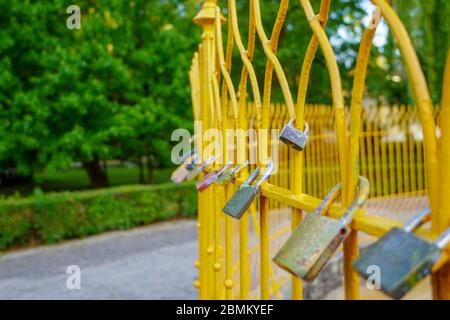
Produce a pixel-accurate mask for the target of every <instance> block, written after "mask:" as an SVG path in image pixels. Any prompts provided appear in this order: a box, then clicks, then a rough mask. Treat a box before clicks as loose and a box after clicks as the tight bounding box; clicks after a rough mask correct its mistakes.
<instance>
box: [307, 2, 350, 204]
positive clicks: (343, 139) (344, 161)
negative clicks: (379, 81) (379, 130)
mask: <svg viewBox="0 0 450 320" xmlns="http://www.w3.org/2000/svg"><path fill="white" fill-rule="evenodd" d="M300 3H301V5H302V7H303V10H304V11H305V14H306V17H307V19H308V23H309V25H310V27H311V29H312V30H313V32H314V34H315V36H316V37H317V39H318V41H319V45H320V47H321V49H322V51H323V54H324V56H325V60H326V64H327V67H328V70H329V74H330V80H331V89H332V97H333V104H334V108H335V117H336V134H337V139H338V146H339V160H340V161H339V163H340V167H341V168H340V172H341V180H342V184H343V186H344V189H343V191H344V204H347V203H348V202H349V199H348V194H347V193H348V191H346V189H347V186H348V173H349V168H348V135H347V125H346V117H345V107H344V97H343V93H342V83H341V76H340V72H339V67H338V65H337V62H336V58H335V55H334V52H333V49H332V47H331V44H330V42H329V40H328V37H327V35H326V34H325V31H324V30H323V28H322V26H321V24H320V22H319V20H318V18H317V16H316V15H315V14H314V11H313V8H312V6H311V3H310V2H309V1H308V0H300Z"/></svg>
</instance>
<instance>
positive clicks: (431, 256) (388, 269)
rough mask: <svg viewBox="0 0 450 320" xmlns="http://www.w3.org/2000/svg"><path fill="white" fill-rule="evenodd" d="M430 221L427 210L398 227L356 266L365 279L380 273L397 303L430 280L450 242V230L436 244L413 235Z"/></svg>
mask: <svg viewBox="0 0 450 320" xmlns="http://www.w3.org/2000/svg"><path fill="white" fill-rule="evenodd" d="M429 219H430V209H425V210H423V211H421V212H420V213H419V215H417V216H416V217H415V218H413V219H412V220H411V221H410V222H408V223H407V224H406V225H405V226H404V227H403V228H396V227H394V228H393V229H391V230H390V231H389V232H388V233H386V234H385V235H384V236H383V237H382V238H380V239H379V240H378V241H377V242H375V243H373V244H371V245H369V246H368V247H367V248H366V249H365V250H364V251H363V253H362V254H361V255H360V257H359V258H358V259H357V260H356V261H355V262H354V263H353V267H354V268H355V270H356V271H357V272H358V273H359V274H360V275H361V276H362V277H363V278H364V279H366V280H367V279H368V278H369V277H370V276H371V275H372V272H371V271H372V270H371V268H370V267H372V266H377V267H378V268H379V270H380V284H381V290H382V291H383V292H384V293H386V294H387V295H388V296H390V297H391V298H394V299H401V298H402V297H403V296H404V295H405V294H406V293H408V292H409V291H410V290H411V289H413V288H414V286H416V285H417V284H418V283H419V282H420V281H421V280H422V279H424V278H426V277H427V276H428V275H429V274H430V273H431V269H432V268H433V266H434V264H435V263H436V262H437V261H438V260H439V258H440V257H441V254H442V250H443V249H444V248H445V247H446V246H447V244H448V243H449V242H450V228H449V229H447V230H446V231H445V232H444V233H443V234H442V235H441V236H440V237H439V238H438V239H437V240H436V241H435V242H429V241H427V240H424V239H422V238H420V237H418V236H416V235H415V234H413V232H414V231H415V230H417V229H418V228H419V227H420V226H421V225H422V224H424V223H425V222H427V221H428V220H429Z"/></svg>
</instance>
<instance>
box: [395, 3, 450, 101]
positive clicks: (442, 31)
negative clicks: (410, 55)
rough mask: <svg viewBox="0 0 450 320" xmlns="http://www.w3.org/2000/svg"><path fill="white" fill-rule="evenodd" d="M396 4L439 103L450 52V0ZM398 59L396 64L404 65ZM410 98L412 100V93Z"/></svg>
mask: <svg viewBox="0 0 450 320" xmlns="http://www.w3.org/2000/svg"><path fill="white" fill-rule="evenodd" d="M393 4H394V6H395V8H396V11H397V12H398V14H399V16H400V18H401V19H402V21H403V22H404V23H405V25H406V27H407V29H408V33H409V34H410V35H411V38H412V42H413V44H414V47H415V48H416V50H417V54H418V56H419V60H420V62H421V64H422V67H423V70H424V72H425V75H426V78H427V81H428V83H429V86H430V92H431V95H432V98H433V101H434V102H435V103H439V102H440V99H441V94H442V82H443V76H444V66H445V61H446V57H447V52H448V50H450V20H449V16H450V1H448V0H410V1H402V0H394V1H393ZM396 58H397V59H396V60H395V61H397V62H398V63H400V62H399V58H398V54H397V57H396ZM405 78H406V76H405ZM408 98H410V100H412V97H411V94H410V96H409V97H408Z"/></svg>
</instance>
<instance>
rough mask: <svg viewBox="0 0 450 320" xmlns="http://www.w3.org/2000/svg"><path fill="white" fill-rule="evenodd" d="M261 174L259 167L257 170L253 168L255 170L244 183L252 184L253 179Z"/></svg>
mask: <svg viewBox="0 0 450 320" xmlns="http://www.w3.org/2000/svg"><path fill="white" fill-rule="evenodd" d="M258 174H259V168H258V167H257V168H256V169H255V170H253V172H252V173H251V174H250V176H249V177H248V178H247V180H245V182H244V184H243V185H250V184H251V183H252V182H253V180H255V179H256V177H257V176H258Z"/></svg>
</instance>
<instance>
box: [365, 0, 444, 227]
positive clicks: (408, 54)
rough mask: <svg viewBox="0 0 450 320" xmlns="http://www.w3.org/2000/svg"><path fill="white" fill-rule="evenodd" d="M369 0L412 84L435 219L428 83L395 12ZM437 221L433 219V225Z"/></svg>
mask: <svg viewBox="0 0 450 320" xmlns="http://www.w3.org/2000/svg"><path fill="white" fill-rule="evenodd" d="M371 1H372V2H373V4H375V5H376V6H378V7H379V8H380V10H381V12H382V14H383V17H384V18H385V20H386V21H387V23H388V24H389V26H390V29H391V31H392V33H393V35H394V37H395V38H396V40H397V42H398V45H399V48H400V51H401V53H402V56H403V59H404V61H405V65H406V68H407V70H408V75H409V78H410V81H411V84H412V89H413V93H414V99H415V101H416V105H417V108H418V111H419V116H420V119H421V123H422V128H423V135H424V145H425V158H426V164H427V173H428V174H427V178H428V187H429V190H430V192H429V197H430V203H431V208H432V209H433V210H432V221H433V222H434V221H438V219H439V217H438V216H437V212H438V210H436V208H438V202H439V189H438V148H437V138H436V125H435V122H434V117H433V108H432V103H431V97H430V93H429V90H428V85H427V82H426V80H425V76H424V74H423V71H422V69H421V67H420V62H419V59H418V57H417V54H416V52H415V50H414V48H413V45H412V43H411V39H410V37H409V35H408V32H407V31H406V29H405V27H404V25H403V24H402V22H401V21H400V19H399V17H398V15H397V14H396V13H395V11H394V10H393V9H392V7H391V6H390V5H389V4H388V3H387V1H386V0H371ZM436 224H437V223H433V225H436ZM433 231H434V232H437V231H438V226H433Z"/></svg>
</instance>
